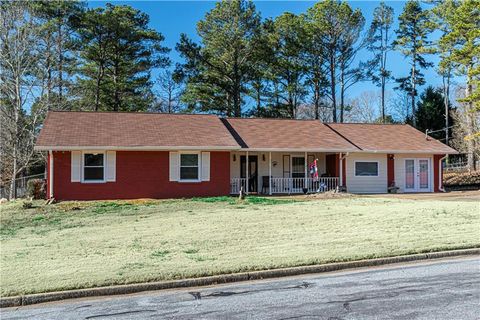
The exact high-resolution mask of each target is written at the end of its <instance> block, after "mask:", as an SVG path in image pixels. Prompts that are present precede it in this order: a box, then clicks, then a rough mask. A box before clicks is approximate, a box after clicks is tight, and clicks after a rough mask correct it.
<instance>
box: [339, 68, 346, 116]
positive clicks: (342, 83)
mask: <svg viewBox="0 0 480 320" xmlns="http://www.w3.org/2000/svg"><path fill="white" fill-rule="evenodd" d="M341 68H342V70H341V72H340V122H341V123H343V114H344V110H345V78H344V77H345V74H344V70H345V68H344V67H343V66H341Z"/></svg>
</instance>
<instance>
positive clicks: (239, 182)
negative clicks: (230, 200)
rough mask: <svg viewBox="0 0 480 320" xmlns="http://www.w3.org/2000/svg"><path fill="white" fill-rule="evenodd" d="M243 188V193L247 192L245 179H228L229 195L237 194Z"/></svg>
mask: <svg viewBox="0 0 480 320" xmlns="http://www.w3.org/2000/svg"><path fill="white" fill-rule="evenodd" d="M242 187H243V191H246V190H247V179H246V178H232V179H230V194H239V193H240V189H241V188H242Z"/></svg>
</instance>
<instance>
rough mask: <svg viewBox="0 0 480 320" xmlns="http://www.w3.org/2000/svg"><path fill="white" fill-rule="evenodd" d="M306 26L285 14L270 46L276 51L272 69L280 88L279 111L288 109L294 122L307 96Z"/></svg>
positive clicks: (273, 31)
mask: <svg viewBox="0 0 480 320" xmlns="http://www.w3.org/2000/svg"><path fill="white" fill-rule="evenodd" d="M302 22H303V20H302V19H300V18H299V17H298V16H296V15H294V14H292V13H284V14H282V15H280V16H278V17H277V18H275V20H274V21H273V23H272V24H271V26H272V28H271V30H270V33H269V44H270V45H271V47H272V49H273V61H272V62H271V64H270V68H269V69H270V74H271V76H272V79H273V82H274V85H275V88H276V90H275V93H274V95H275V101H277V103H278V105H276V107H277V108H278V109H284V108H285V109H286V114H287V115H288V116H289V117H290V118H295V117H296V112H297V107H298V105H299V104H300V102H301V101H302V99H303V97H304V96H305V94H306V90H305V88H304V77H305V73H306V70H307V68H306V65H305V61H304V58H305V57H304V52H305V50H304V44H305V42H306V31H305V28H304V26H303V23H302Z"/></svg>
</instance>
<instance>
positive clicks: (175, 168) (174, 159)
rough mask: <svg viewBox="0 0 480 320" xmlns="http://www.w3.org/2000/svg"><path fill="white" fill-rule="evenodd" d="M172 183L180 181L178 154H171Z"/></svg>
mask: <svg viewBox="0 0 480 320" xmlns="http://www.w3.org/2000/svg"><path fill="white" fill-rule="evenodd" d="M169 169H170V181H178V180H179V179H180V155H179V153H178V152H170V166H169Z"/></svg>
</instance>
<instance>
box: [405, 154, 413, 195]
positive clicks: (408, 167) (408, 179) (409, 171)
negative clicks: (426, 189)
mask: <svg viewBox="0 0 480 320" xmlns="http://www.w3.org/2000/svg"><path fill="white" fill-rule="evenodd" d="M405 189H408V190H413V189H415V160H413V159H408V160H405Z"/></svg>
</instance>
